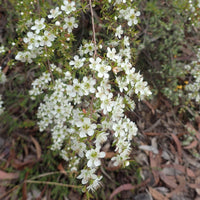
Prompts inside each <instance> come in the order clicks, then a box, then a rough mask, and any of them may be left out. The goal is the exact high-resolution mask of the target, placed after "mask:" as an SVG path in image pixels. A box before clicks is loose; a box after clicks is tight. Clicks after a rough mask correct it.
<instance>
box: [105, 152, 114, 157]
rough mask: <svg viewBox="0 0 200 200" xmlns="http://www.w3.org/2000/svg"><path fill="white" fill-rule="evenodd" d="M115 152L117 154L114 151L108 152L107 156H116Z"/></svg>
mask: <svg viewBox="0 0 200 200" xmlns="http://www.w3.org/2000/svg"><path fill="white" fill-rule="evenodd" d="M115 154H116V153H114V152H106V156H105V158H112V157H114V156H115Z"/></svg>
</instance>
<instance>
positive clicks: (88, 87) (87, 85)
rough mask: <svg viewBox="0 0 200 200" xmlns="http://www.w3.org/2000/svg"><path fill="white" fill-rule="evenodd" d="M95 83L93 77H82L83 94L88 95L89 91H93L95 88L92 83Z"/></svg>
mask: <svg viewBox="0 0 200 200" xmlns="http://www.w3.org/2000/svg"><path fill="white" fill-rule="evenodd" d="M95 84H96V80H95V79H93V78H89V79H88V77H87V76H84V77H83V83H82V88H83V90H84V94H85V95H88V94H89V93H95V91H96V89H95V88H94V85H95Z"/></svg>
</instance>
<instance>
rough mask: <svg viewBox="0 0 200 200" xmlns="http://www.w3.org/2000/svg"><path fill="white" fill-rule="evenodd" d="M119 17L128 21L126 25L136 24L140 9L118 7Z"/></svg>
mask: <svg viewBox="0 0 200 200" xmlns="http://www.w3.org/2000/svg"><path fill="white" fill-rule="evenodd" d="M119 13H120V15H119V18H124V19H125V20H127V21H128V25H129V26H132V25H136V24H137V23H138V17H139V16H140V11H136V9H135V8H130V7H127V8H126V9H125V10H124V9H120V11H119Z"/></svg>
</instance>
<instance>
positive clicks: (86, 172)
mask: <svg viewBox="0 0 200 200" xmlns="http://www.w3.org/2000/svg"><path fill="white" fill-rule="evenodd" d="M95 171H96V169H94V168H93V169H82V170H81V174H80V175H79V176H77V178H78V179H82V181H81V182H82V184H87V183H88V181H89V180H91V179H92V180H95V179H97V178H98V177H97V175H96V174H94V172H95Z"/></svg>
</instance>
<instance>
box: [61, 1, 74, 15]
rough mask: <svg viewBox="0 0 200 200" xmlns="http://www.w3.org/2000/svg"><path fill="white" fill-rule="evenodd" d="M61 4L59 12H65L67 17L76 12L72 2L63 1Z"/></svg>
mask: <svg viewBox="0 0 200 200" xmlns="http://www.w3.org/2000/svg"><path fill="white" fill-rule="evenodd" d="M63 4H64V5H62V6H61V10H63V11H65V12H66V14H67V15H68V14H70V13H71V12H73V11H75V10H76V7H75V2H74V1H72V2H69V1H68V0H64V1H63Z"/></svg>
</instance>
